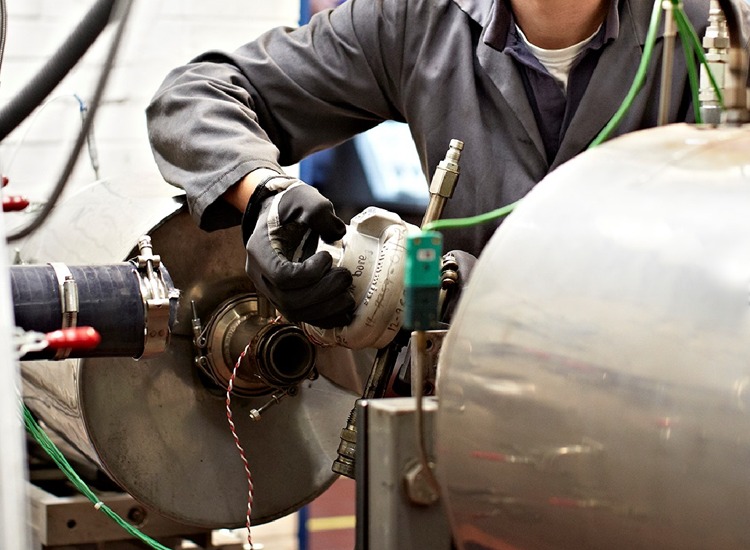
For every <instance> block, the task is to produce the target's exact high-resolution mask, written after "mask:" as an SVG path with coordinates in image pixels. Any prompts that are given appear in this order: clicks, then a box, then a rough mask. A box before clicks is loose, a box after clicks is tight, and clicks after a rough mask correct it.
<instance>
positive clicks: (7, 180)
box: [2, 176, 10, 187]
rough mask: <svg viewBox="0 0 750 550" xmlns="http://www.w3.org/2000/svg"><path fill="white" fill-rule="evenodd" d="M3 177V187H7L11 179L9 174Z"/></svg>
mask: <svg viewBox="0 0 750 550" xmlns="http://www.w3.org/2000/svg"><path fill="white" fill-rule="evenodd" d="M2 178H3V187H5V186H6V185H8V183H9V182H10V180H9V179H8V176H2Z"/></svg>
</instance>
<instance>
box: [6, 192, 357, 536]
mask: <svg viewBox="0 0 750 550" xmlns="http://www.w3.org/2000/svg"><path fill="white" fill-rule="evenodd" d="M143 234H149V235H150V236H151V240H152V245H153V250H154V253H155V254H158V255H159V256H160V258H161V262H162V263H163V265H165V266H167V269H168V270H169V274H170V276H171V278H172V281H173V283H174V286H175V287H176V288H177V289H179V290H180V291H181V296H180V300H179V306H178V308H177V312H176V316H175V320H174V325H173V328H172V334H171V339H170V344H169V346H168V348H167V350H166V351H165V352H164V353H162V354H160V355H157V356H155V357H153V358H149V359H141V360H139V361H135V360H133V359H132V358H129V357H122V358H111V357H93V358H92V357H89V358H83V359H69V360H65V361H36V362H25V363H24V364H23V369H22V371H23V372H22V374H23V379H24V398H25V401H26V403H27V404H28V405H29V407H30V408H31V409H32V410H33V411H34V412H35V413H36V414H37V415H38V416H39V417H40V418H41V419H42V420H43V421H44V423H45V424H46V425H47V426H48V427H49V428H50V429H51V430H52V431H54V432H56V433H57V434H58V435H60V436H61V437H62V438H63V439H65V440H67V441H68V442H70V443H72V444H73V446H74V447H75V449H76V450H77V451H78V452H80V453H82V454H83V455H84V456H85V457H86V458H87V459H88V460H90V461H91V462H93V463H94V464H96V465H97V466H98V467H100V468H101V469H102V470H103V471H105V472H106V473H107V474H108V475H109V476H110V477H111V478H112V479H113V480H114V481H116V482H117V483H118V484H119V485H120V486H121V487H122V488H123V489H124V490H125V491H126V492H128V493H130V494H131V495H132V496H134V497H135V498H136V499H138V500H139V501H141V502H142V503H143V504H145V505H147V506H149V507H151V508H153V509H156V510H157V511H159V512H160V513H162V514H164V515H166V516H169V517H171V518H174V519H176V520H178V521H181V522H183V523H187V524H193V525H199V526H206V527H232V526H240V525H243V524H244V523H245V513H246V510H247V493H248V486H247V480H246V476H245V472H244V469H243V465H242V462H241V459H240V456H239V453H238V451H237V449H236V448H235V445H234V441H233V439H232V435H231V433H230V430H229V427H228V423H227V419H226V410H225V398H224V393H225V392H224V390H223V389H222V387H221V382H222V381H223V379H222V376H224V377H226V376H227V370H228V369H229V372H231V367H232V365H231V364H227V363H229V362H230V361H232V360H233V359H234V358H236V357H237V355H236V354H237V353H238V350H241V349H242V348H241V346H240V344H241V340H242V338H241V337H242V335H243V334H244V335H245V336H247V335H248V334H250V336H252V334H251V332H252V330H253V327H252V326H251V325H252V323H253V322H254V320H255V319H256V318H257V317H258V315H257V314H258V308H259V305H258V301H257V297H256V295H255V294H254V289H253V288H252V285H251V283H250V282H249V279H248V278H247V276H246V275H245V271H244V261H245V257H244V250H243V247H242V243H241V237H240V233H239V229H238V228H233V229H229V230H223V231H217V232H213V233H206V232H203V231H201V230H199V229H198V228H197V226H196V225H195V223H194V222H193V221H192V220H191V219H190V217H189V215H188V213H187V211H186V207H185V206H184V201H183V198H182V196H180V195H179V193H178V191H177V190H176V189H174V188H172V187H170V186H168V185H166V184H165V183H163V182H161V181H158V182H157V181H153V182H134V181H124V180H113V181H104V182H97V183H95V184H92V185H91V186H90V187H89V188H87V189H84V190H83V191H81V192H80V193H78V194H76V195H74V196H72V197H71V198H70V199H68V200H66V201H65V202H64V203H62V204H61V205H59V206H58V207H57V209H56V211H55V212H54V213H53V215H52V217H51V218H50V220H49V221H48V222H47V224H46V225H45V226H44V228H43V229H42V230H41V231H39V232H38V233H37V234H35V235H34V236H33V237H32V238H30V239H29V240H27V241H26V242H25V243H24V245H23V247H22V248H21V250H20V257H21V259H22V260H23V261H24V262H26V263H32V264H38V263H45V262H65V263H67V264H70V265H82V264H107V263H112V262H120V261H125V260H127V259H129V258H131V257H133V256H134V255H136V254H137V243H138V239H139V237H140V236H141V235H143ZM196 319H201V320H202V321H203V322H204V327H203V330H204V336H205V338H204V339H203V340H204V342H203V344H204V346H205V348H204V349H203V350H202V351H201V353H198V352H197V351H196V346H195V344H194V340H195V339H196V334H195V321H196ZM257 329H258V327H255V329H254V330H256V331H257ZM238 335H239V336H238ZM275 342H276V343H279V342H281V343H283V344H284V345H286V344H289V345H291V346H293V348H294V351H293V352H290V353H287V351H286V350H284V349H281V347H283V346H280V347H279V346H276V347H275V348H273V346H271V347H272V348H273V349H272V350H271V352H270V353H271V355H274V354H275V357H276V358H279V359H282V360H283V358H285V357H288V356H289V355H296V353H297V352H298V351H300V349H302V348H304V346H303V345H302V343H301V340H299V335H293V336H288V335H287V334H286V333H284V334H282V335H280V336H279V338H278V339H277V340H276V341H275ZM295 346H297V347H295ZM299 346H302V348H300V347H299ZM274 350H275V351H274ZM302 351H308V350H306V349H302ZM230 356H231V357H230ZM307 357H308V358H309V357H310V354H309V353H308V355H307ZM196 361H198V362H199V363H200V366H201V367H202V368H198V367H197V366H196ZM358 361H360V360H359V359H358V358H357V357H355V356H354V355H353V354H352V352H350V351H348V350H343V349H338V348H334V349H319V350H317V362H316V369H317V371H318V372H319V373H321V374H323V376H320V377H318V378H316V379H307V378H305V379H304V380H303V381H302V382H301V383H300V384H299V386H298V390H299V391H298V393H297V395H295V396H294V397H286V398H284V399H283V400H281V401H280V402H279V404H278V405H275V406H274V407H272V408H270V409H268V410H267V411H266V412H264V413H263V414H262V415H261V416H260V419H259V420H257V421H253V420H251V418H250V416H249V414H250V412H251V411H253V410H256V411H257V410H258V409H259V408H260V407H261V406H262V405H263V404H266V403H268V402H269V400H273V398H272V397H271V393H272V392H273V391H274V389H273V388H263V387H261V386H259V385H257V384H256V379H255V378H253V379H252V380H250V381H249V382H248V383H247V387H246V388H244V389H245V390H246V391H244V392H240V394H239V395H236V396H235V397H234V398H233V402H232V408H233V418H234V422H235V424H236V426H237V430H238V435H239V438H240V441H241V442H242V444H243V446H244V447H245V450H246V452H247V455H248V461H249V464H250V469H251V472H252V474H253V478H254V485H255V501H254V506H253V516H252V518H253V523H255V524H257V523H263V522H266V521H270V520H272V519H275V518H277V517H280V516H283V515H285V514H288V513H290V512H292V511H294V510H296V509H297V508H299V507H300V506H302V505H303V504H305V503H307V502H309V501H310V500H312V499H313V498H315V497H316V496H317V495H318V494H320V493H321V492H322V491H323V490H325V489H326V488H327V487H328V486H329V485H330V483H331V482H333V480H334V479H335V475H334V474H333V472H332V471H331V464H332V463H333V461H334V460H335V458H336V449H337V447H338V444H339V431H340V427H341V425H342V424H343V423H344V422H345V420H346V417H347V415H348V413H349V411H350V410H351V408H352V405H353V403H354V401H355V399H356V397H357V394H356V393H355V392H356V390H358V387H357V384H358V383H360V380H359V377H358V375H357V374H356V372H357V368H358V367H362V368H363V369H367V368H369V363H367V361H366V360H364V361H363V363H364V364H362V365H358ZM282 371H283V369H282ZM284 374H285V372H281V375H284ZM209 375H215V376H214V379H211V377H210V376H209ZM326 375H330V376H326ZM331 379H335V380H336V382H337V383H334V382H332V381H331ZM342 384H343V386H347V385H348V386H349V389H346V388H345V387H343V386H342ZM240 385H241V384H239V383H238V386H240ZM353 390H354V391H353ZM256 417H257V414H256Z"/></svg>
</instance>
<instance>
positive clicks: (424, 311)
mask: <svg viewBox="0 0 750 550" xmlns="http://www.w3.org/2000/svg"><path fill="white" fill-rule="evenodd" d="M442 253H443V236H442V235H441V234H440V233H438V232H436V231H428V232H422V233H420V234H418V235H410V236H408V237H407V238H406V269H405V274H404V277H405V280H404V300H405V302H406V303H405V306H404V327H405V328H407V329H410V330H430V329H434V328H436V327H437V325H438V302H439V296H440V267H441V262H442Z"/></svg>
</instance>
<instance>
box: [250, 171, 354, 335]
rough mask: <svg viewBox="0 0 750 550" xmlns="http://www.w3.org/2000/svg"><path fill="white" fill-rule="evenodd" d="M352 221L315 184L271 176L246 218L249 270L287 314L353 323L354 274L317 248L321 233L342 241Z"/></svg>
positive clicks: (321, 322) (325, 323) (326, 324)
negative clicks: (340, 215)
mask: <svg viewBox="0 0 750 550" xmlns="http://www.w3.org/2000/svg"><path fill="white" fill-rule="evenodd" d="M345 233H346V225H345V224H344V222H343V221H342V220H341V219H340V218H338V217H337V216H336V214H335V212H334V210H333V205H332V204H331V202H330V201H329V200H328V199H326V198H325V197H323V196H322V195H321V194H320V193H319V192H318V191H317V190H316V189H315V188H314V187H310V186H309V185H307V184H305V183H303V182H302V181H300V180H298V179H295V178H291V177H288V176H283V175H280V176H278V177H273V178H271V179H268V180H266V182H264V183H263V184H261V185H259V186H258V188H256V190H255V191H254V192H253V195H252V197H251V198H250V202H249V203H248V206H247V209H246V210H245V214H244V216H243V218H242V236H243V239H244V241H245V243H246V249H247V263H246V266H245V270H246V271H247V274H248V276H249V277H250V279H251V280H252V281H253V283H254V284H255V288H256V290H258V292H261V293H262V294H264V295H265V296H266V297H267V298H268V299H269V300H270V301H271V303H272V304H273V305H274V306H275V307H276V309H278V310H279V311H280V312H281V313H282V315H284V317H286V318H287V319H288V320H289V321H292V322H305V323H309V324H311V325H315V326H318V327H322V328H333V327H338V326H344V325H347V324H349V322H350V321H351V320H352V315H353V312H354V297H353V296H352V294H351V292H350V291H349V287H350V286H351V284H352V275H351V273H349V271H348V270H347V269H346V268H343V267H332V263H333V260H332V259H331V255H330V254H329V253H328V252H315V250H316V249H317V247H318V237H320V238H322V239H323V240H324V241H325V242H329V243H331V242H334V241H336V240H339V239H341V238H342V237H343V236H344V234H345Z"/></svg>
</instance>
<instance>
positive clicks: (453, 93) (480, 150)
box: [147, 0, 709, 327]
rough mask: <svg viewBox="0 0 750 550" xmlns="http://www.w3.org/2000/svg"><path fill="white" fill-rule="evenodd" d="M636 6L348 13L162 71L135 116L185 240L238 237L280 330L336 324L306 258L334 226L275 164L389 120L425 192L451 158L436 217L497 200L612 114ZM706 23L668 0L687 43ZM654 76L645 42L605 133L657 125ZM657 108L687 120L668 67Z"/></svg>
mask: <svg viewBox="0 0 750 550" xmlns="http://www.w3.org/2000/svg"><path fill="white" fill-rule="evenodd" d="M652 7H653V3H652V2H649V1H646V0H348V1H347V2H345V3H343V4H341V5H340V6H338V7H336V8H335V9H333V10H326V11H323V12H320V13H318V14H316V15H315V16H313V17H312V18H311V20H310V22H309V24H307V25H304V26H301V27H299V28H295V29H291V28H276V29H272V30H270V31H268V32H266V33H264V34H263V35H261V36H260V37H259V38H258V39H256V40H254V41H252V42H250V43H248V44H246V45H244V46H242V47H240V48H239V49H237V50H236V51H234V52H233V53H223V52H217V51H212V52H208V53H205V54H203V55H201V56H199V57H198V58H196V59H195V60H193V61H192V62H191V63H189V64H187V65H185V66H183V67H180V68H177V69H175V70H173V71H172V72H171V73H170V74H169V75H168V76H167V77H166V80H165V81H164V83H163V84H162V86H161V88H160V89H159V90H158V91H157V92H156V94H155V96H154V98H153V100H152V102H151V104H150V105H149V107H148V109H147V117H148V128H149V138H150V140H151V144H152V148H153V152H154V156H155V159H156V162H157V165H158V167H159V169H160V170H161V173H162V174H163V176H164V178H165V179H166V180H167V181H168V182H170V183H172V184H174V185H177V186H179V187H181V188H182V189H184V190H185V192H186V194H187V198H188V204H189V208H190V211H191V213H192V215H193V216H194V218H195V219H196V221H197V223H199V224H200V227H202V228H204V229H206V230H214V229H219V228H224V227H228V226H231V225H236V224H238V223H240V222H241V223H242V230H243V238H244V240H245V245H246V250H247V272H248V275H249V276H250V278H251V279H252V281H253V283H254V284H255V286H256V288H257V289H258V290H259V291H260V292H262V293H264V294H265V295H266V296H267V297H268V298H269V299H270V300H271V302H272V303H274V305H275V306H276V307H277V308H278V309H279V311H281V312H282V313H283V314H284V315H285V316H286V317H287V318H289V320H291V321H305V322H309V323H311V324H314V325H318V326H321V327H332V326H340V325H344V324H346V323H347V322H349V320H350V319H351V315H352V311H353V308H354V302H353V298H352V296H351V294H350V292H349V290H348V289H349V286H350V284H351V274H349V273H348V272H347V271H346V270H345V269H343V268H337V267H332V266H331V258H330V256H329V255H328V254H327V253H325V252H318V253H315V248H316V242H317V236H320V237H321V238H322V239H324V240H326V241H333V240H336V239H339V238H341V237H342V236H343V235H344V232H345V225H344V222H343V221H342V220H340V219H339V218H338V217H337V216H336V215H335V212H334V209H333V207H332V206H331V203H330V202H329V201H328V200H327V199H326V198H325V197H323V196H321V194H320V193H319V192H318V191H317V190H316V189H314V188H313V187H311V186H308V185H305V184H304V183H303V182H301V181H299V180H298V179H296V178H294V177H292V176H288V175H286V174H285V173H284V170H283V166H288V165H292V164H294V163H296V162H298V161H299V160H300V159H302V158H303V157H305V156H306V155H309V154H311V153H313V152H315V151H318V150H321V149H323V148H326V147H330V146H332V145H335V144H337V143H340V142H342V141H344V140H346V139H348V138H351V137H352V136H354V135H355V134H357V133H359V132H362V131H365V130H367V129H369V128H372V127H374V126H376V125H378V124H379V123H381V122H383V121H385V120H397V121H403V122H406V123H407V124H408V125H409V128H410V131H411V134H412V136H413V139H414V142H415V144H416V148H417V151H418V153H419V156H420V161H421V165H422V169H423V171H424V173H425V176H426V179H429V176H430V174H431V171H432V170H433V169H434V167H435V166H436V165H437V164H438V162H439V161H440V160H441V159H442V158H443V156H444V154H445V152H446V150H447V147H448V144H449V142H450V140H451V139H454V138H455V139H459V140H461V141H463V142H464V143H465V148H464V151H463V154H462V157H461V179H460V182H459V184H458V186H457V188H456V191H455V194H454V197H453V198H452V199H451V200H450V201H448V205H447V207H446V210H445V216H446V217H463V216H468V215H475V214H480V213H482V212H486V211H488V210H491V209H494V208H497V207H500V206H502V205H506V204H509V203H511V202H514V201H516V200H517V199H520V198H521V197H523V196H524V195H525V194H526V193H527V192H528V191H529V190H530V189H531V188H532V187H533V186H534V185H535V184H536V183H538V182H539V181H540V180H542V178H544V176H545V175H547V174H548V173H549V172H550V171H552V170H554V169H555V168H557V167H558V166H560V165H561V164H562V163H564V162H566V161H568V160H570V159H571V158H573V157H574V156H575V155H577V154H578V153H580V152H582V151H583V150H585V149H586V148H587V146H588V145H589V144H590V143H591V141H592V140H593V139H594V138H595V136H596V135H597V134H598V133H599V132H600V130H601V129H602V128H603V127H604V126H605V124H606V123H607V122H608V121H609V119H610V117H612V115H613V114H614V113H615V111H616V110H617V108H618V107H619V106H620V104H621V103H622V101H623V99H624V98H625V96H626V94H627V91H628V89H629V87H630V84H631V82H632V81H633V79H634V76H635V74H636V71H637V67H638V65H639V62H640V60H641V55H642V53H643V47H644V43H645V40H646V35H647V30H648V27H649V21H650V19H651V14H652ZM708 7H709V2H708V0H684V9H685V12H686V13H687V15H688V17H689V18H690V20H691V21H692V23H693V25H694V26H695V27H696V29H697V30H698V33H699V35H702V32H703V30H704V29H705V26H706V22H707V19H708ZM678 47H679V43H678ZM677 53H678V54H679V52H677ZM660 61H661V41H658V42H657V46H656V48H655V55H654V59H653V63H652V64H651V66H650V68H649V70H648V74H647V78H646V80H645V84H644V86H643V89H642V90H641V92H640V93H639V95H638V96H637V97H636V99H635V101H634V102H633V104H632V106H631V108H630V109H629V111H628V112H627V114H626V116H625V117H624V119H623V120H622V122H621V123H620V125H619V126H618V128H617V129H616V130H615V132H614V135H618V134H622V133H626V132H631V131H634V130H638V129H642V128H648V127H652V126H655V125H656V121H657V112H658V103H659V102H658V99H659V80H660V78H659V75H660V70H661V69H660ZM670 94H671V101H670V106H671V108H670V112H669V121H670V122H675V121H690V120H692V116H693V114H692V113H693V111H692V104H691V95H690V89H689V83H688V76H687V70H686V67H685V60H684V56H682V55H681V54H679V55H675V57H674V78H673V85H672V88H671V91H670ZM602 183H603V184H604V183H605V182H602ZM495 227H496V226H495V225H484V226H479V227H475V228H471V229H467V230H464V231H462V232H459V231H455V232H454V231H451V232H446V235H445V241H446V243H445V247H446V249H458V250H462V251H466V252H468V253H471V254H474V255H476V254H478V253H479V252H480V251H481V249H482V247H483V246H484V244H485V243H486V242H487V240H488V238H489V237H490V236H491V235H492V233H493V231H494V229H495ZM310 235H312V236H313V237H314V238H309V237H310Z"/></svg>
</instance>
